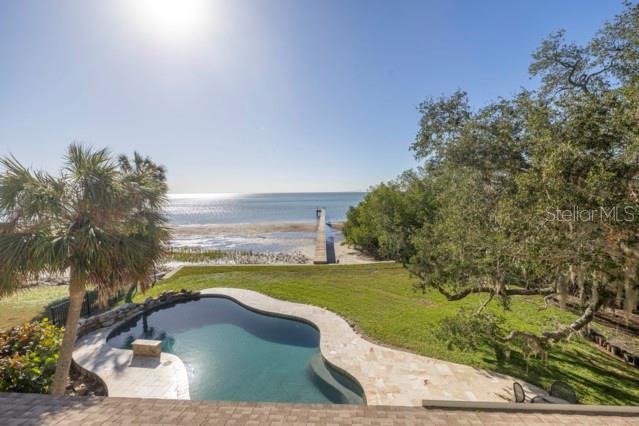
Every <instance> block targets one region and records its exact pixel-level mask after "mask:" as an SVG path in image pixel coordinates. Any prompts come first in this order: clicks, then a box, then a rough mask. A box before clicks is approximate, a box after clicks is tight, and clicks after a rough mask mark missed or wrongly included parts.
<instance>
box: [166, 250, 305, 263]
mask: <svg viewBox="0 0 639 426" xmlns="http://www.w3.org/2000/svg"><path fill="white" fill-rule="evenodd" d="M167 258H168V260H170V261H173V262H180V263H208V264H221V265H253V264H276V263H286V264H295V263H300V264H302V263H309V262H310V259H309V258H308V257H306V256H305V255H304V254H302V253H299V252H294V253H280V252H259V251H252V250H209V249H202V248H199V247H172V248H170V249H169V250H168V254H167Z"/></svg>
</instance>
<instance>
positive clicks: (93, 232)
mask: <svg viewBox="0 0 639 426" xmlns="http://www.w3.org/2000/svg"><path fill="white" fill-rule="evenodd" d="M0 166H1V167H2V168H3V173H2V174H0V217H1V218H2V219H1V220H2V222H4V226H3V227H2V229H1V230H0V296H3V295H6V294H9V293H11V292H15V291H17V290H18V289H19V288H20V287H21V286H22V285H23V284H24V283H25V282H26V281H28V280H29V279H31V278H34V277H36V276H37V275H38V274H41V273H68V275H69V298H70V306H69V313H68V316H67V323H66V328H65V333H64V338H63V341H62V347H61V351H60V358H59V361H58V366H57V368H56V375H55V378H54V383H53V387H52V392H53V393H54V394H58V395H59V394H62V393H63V392H64V389H65V386H66V379H67V376H68V371H69V366H70V363H71V354H72V352H73V345H74V343H75V337H76V330H77V323H78V319H79V317H80V310H81V307H82V301H83V298H84V294H85V289H86V286H87V285H91V286H94V287H95V288H97V291H98V298H99V300H100V301H102V302H105V301H106V300H107V298H108V297H109V296H110V295H112V294H113V293H115V292H116V291H117V290H118V289H120V288H122V287H125V286H126V287H128V286H131V285H138V286H140V287H141V288H142V289H144V288H145V287H146V285H147V284H148V283H149V282H150V275H151V273H152V271H153V268H154V266H155V264H156V263H157V262H158V261H159V260H160V257H161V255H162V254H163V252H164V242H165V240H166V239H167V238H168V232H167V229H166V226H165V218H164V216H163V206H164V203H165V200H166V191H167V186H166V178H165V172H164V169H163V168H162V167H160V166H158V165H156V164H155V163H153V162H152V161H151V160H150V159H148V158H144V157H142V156H140V155H139V154H137V153H136V154H135V155H134V156H133V158H132V159H129V158H127V157H126V156H121V157H119V158H113V156H112V155H111V154H110V153H109V151H108V150H106V149H102V150H94V149H91V148H87V147H84V146H82V145H78V144H73V145H71V146H70V147H69V150H68V153H67V156H66V158H65V165H64V168H63V169H62V170H61V172H60V174H59V175H58V176H54V175H51V174H49V173H46V172H43V171H33V170H31V169H29V168H27V167H25V166H23V165H22V164H21V163H20V162H18V161H17V160H16V159H15V158H13V157H8V158H2V159H0Z"/></svg>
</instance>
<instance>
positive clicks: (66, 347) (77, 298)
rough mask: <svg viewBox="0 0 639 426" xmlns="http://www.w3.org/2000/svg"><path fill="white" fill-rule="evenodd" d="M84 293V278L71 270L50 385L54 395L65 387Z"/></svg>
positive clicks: (58, 393) (58, 394) (62, 391)
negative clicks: (61, 331)
mask: <svg viewBox="0 0 639 426" xmlns="http://www.w3.org/2000/svg"><path fill="white" fill-rule="evenodd" d="M84 293H85V283H84V280H83V279H82V278H81V277H79V276H78V275H77V274H76V273H75V272H74V271H73V270H72V271H71V278H70V280H69V302H70V303H69V313H68V315H67V323H66V326H65V329H64V337H63V338H62V345H61V346H60V356H59V357H58V363H57V365H56V368H55V375H54V376H53V385H52V386H51V395H54V396H61V395H64V391H65V390H66V387H67V381H68V378H69V369H70V368H71V359H72V355H73V347H74V346H75V338H76V335H77V332H78V320H79V319H80V314H81V311H82V302H83V301H84Z"/></svg>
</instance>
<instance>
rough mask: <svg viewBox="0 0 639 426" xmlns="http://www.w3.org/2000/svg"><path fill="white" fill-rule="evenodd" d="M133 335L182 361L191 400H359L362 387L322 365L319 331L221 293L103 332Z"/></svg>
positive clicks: (120, 342) (114, 341)
mask: <svg viewBox="0 0 639 426" xmlns="http://www.w3.org/2000/svg"><path fill="white" fill-rule="evenodd" d="M135 339H154V340H162V350H163V351H165V352H170V353H173V354H175V355H177V356H179V357H180V359H182V361H183V362H184V365H185V366H186V368H187V371H188V375H189V390H190V394H191V399H200V400H236V401H274V402H304V403H336V404H362V403H363V392H362V390H361V387H360V386H359V385H358V384H357V383H356V382H355V381H353V380H351V379H350V378H348V377H346V376H345V375H344V374H341V373H340V372H338V371H337V370H336V369H334V368H333V367H331V366H330V365H329V364H327V363H326V362H325V361H324V359H323V358H322V356H321V354H320V351H319V331H318V330H317V329H316V328H315V327H313V326H312V325H310V324H307V323H305V322H302V321H298V320H294V319H288V318H282V317H277V316H272V315H265V314H262V313H258V312H255V311H253V310H251V309H247V308H246V307H244V306H242V305H240V304H238V303H236V302H234V301H232V300H230V299H227V298H223V297H203V298H199V299H195V300H190V301H185V302H177V303H172V304H168V305H164V306H162V307H159V308H157V309H154V310H151V311H149V312H145V313H144V314H141V315H140V316H137V317H135V318H133V319H131V320H129V321H127V322H126V323H124V324H122V325H121V326H120V327H118V328H116V329H115V330H114V331H113V332H112V333H111V335H110V336H109V338H108V343H109V344H110V345H112V346H114V347H117V348H123V349H130V348H131V343H132V342H133V341H134V340H135Z"/></svg>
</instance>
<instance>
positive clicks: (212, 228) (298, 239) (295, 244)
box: [170, 222, 374, 264]
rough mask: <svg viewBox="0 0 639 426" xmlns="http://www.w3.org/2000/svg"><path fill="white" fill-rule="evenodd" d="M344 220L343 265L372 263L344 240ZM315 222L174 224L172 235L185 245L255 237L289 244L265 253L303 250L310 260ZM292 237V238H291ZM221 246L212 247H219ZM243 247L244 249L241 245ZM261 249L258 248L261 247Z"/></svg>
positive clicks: (339, 254) (338, 237)
mask: <svg viewBox="0 0 639 426" xmlns="http://www.w3.org/2000/svg"><path fill="white" fill-rule="evenodd" d="M341 225H342V222H336V223H334V227H333V234H334V237H335V255H336V258H337V260H338V262H339V263H341V264H355V263H370V262H374V259H371V258H369V257H367V256H365V255H363V254H362V253H360V252H358V251H357V250H355V249H353V248H352V247H349V246H347V245H346V244H344V243H343V241H342V240H343V236H342V233H341ZM316 227H317V224H316V223H315V222H271V223H246V224H244V223H235V224H211V225H172V226H171V227H170V228H171V234H172V240H173V241H174V242H179V245H180V246H182V247H185V246H186V247H188V246H189V242H190V241H193V242H194V243H193V246H194V247H196V246H197V244H198V243H197V242H199V241H202V240H224V239H232V238H246V239H253V241H259V242H263V243H264V244H265V247H268V246H269V244H272V245H274V246H277V245H278V244H279V243H286V244H285V245H284V247H285V248H284V249H279V250H278V249H268V248H267V249H264V252H267V253H268V252H278V251H279V252H282V253H291V254H292V253H301V254H303V255H304V256H306V257H307V258H308V263H311V259H312V258H313V256H314V254H315V232H316ZM291 236H293V237H291ZM217 248H218V247H215V248H212V249H217ZM219 249H222V250H236V248H235V247H233V246H232V245H231V246H229V247H223V246H222V247H220V248H219ZM240 250H241V248H240ZM258 251H259V249H258Z"/></svg>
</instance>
